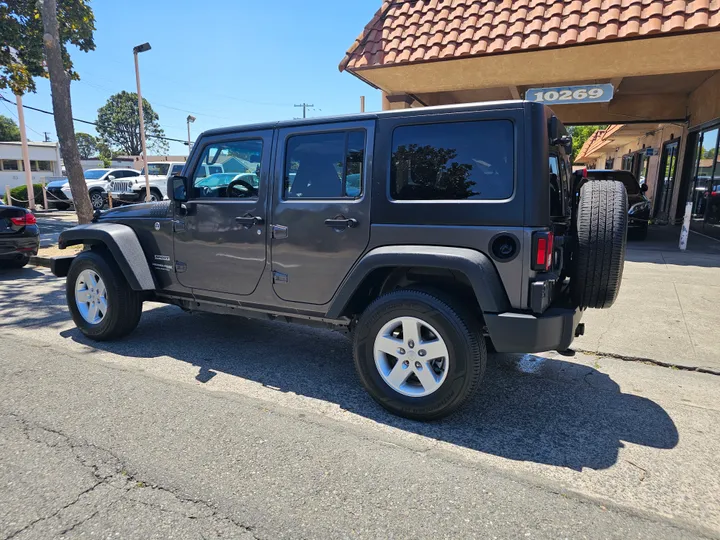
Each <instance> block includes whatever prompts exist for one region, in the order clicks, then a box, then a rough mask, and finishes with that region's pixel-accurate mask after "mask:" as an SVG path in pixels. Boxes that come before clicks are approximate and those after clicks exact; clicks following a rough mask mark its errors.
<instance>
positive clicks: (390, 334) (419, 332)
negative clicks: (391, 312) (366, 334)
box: [373, 317, 450, 397]
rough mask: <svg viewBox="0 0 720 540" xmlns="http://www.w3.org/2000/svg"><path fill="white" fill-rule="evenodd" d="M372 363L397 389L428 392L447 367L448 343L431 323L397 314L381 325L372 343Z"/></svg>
mask: <svg viewBox="0 0 720 540" xmlns="http://www.w3.org/2000/svg"><path fill="white" fill-rule="evenodd" d="M373 356H374V358H375V367H376V368H377V370H378V372H379V373H380V376H381V377H382V378H383V380H384V381H385V382H386V383H387V384H388V386H390V388H392V389H393V390H395V391H396V392H398V393H400V394H403V395H405V396H410V397H424V396H429V395H430V394H432V393H433V392H435V391H436V390H437V389H438V388H440V387H441V386H442V384H443V383H444V382H445V379H446V378H447V374H448V370H449V367H450V355H449V353H448V348H447V345H445V341H444V340H443V338H442V337H441V336H440V333H439V332H438V331H437V330H435V328H433V327H432V326H431V325H430V324H428V323H427V322H425V321H423V320H422V319H418V318H417V317H398V318H397V319H393V320H392V321H390V322H388V323H387V324H386V325H385V326H383V327H382V329H381V330H380V332H378V335H377V336H376V337H375V346H374V347H373Z"/></svg>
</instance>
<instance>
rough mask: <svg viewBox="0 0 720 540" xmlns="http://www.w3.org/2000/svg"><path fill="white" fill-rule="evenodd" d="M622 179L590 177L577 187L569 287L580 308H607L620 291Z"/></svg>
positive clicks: (625, 220)
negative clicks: (577, 197)
mask: <svg viewBox="0 0 720 540" xmlns="http://www.w3.org/2000/svg"><path fill="white" fill-rule="evenodd" d="M627 213H628V200H627V191H626V190H625V186H624V185H623V184H622V182H614V181H605V180H593V181H590V182H586V183H585V184H584V185H583V186H582V187H581V188H580V200H579V202H578V209H577V219H576V228H577V236H576V237H577V245H576V246H575V250H574V253H573V275H572V279H571V282H570V283H571V289H572V295H573V300H574V301H575V303H576V305H578V306H579V307H581V308H601V309H602V308H609V307H610V306H612V305H613V303H614V302H615V299H616V298H617V295H618V292H619V290H620V282H621V280H622V273H623V266H624V264H625V246H626V243H627V227H628V217H627V215H628V214H627Z"/></svg>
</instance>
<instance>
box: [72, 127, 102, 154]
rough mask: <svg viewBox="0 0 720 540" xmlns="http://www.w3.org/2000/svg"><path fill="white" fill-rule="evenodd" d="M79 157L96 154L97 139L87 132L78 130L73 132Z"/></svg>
mask: <svg viewBox="0 0 720 540" xmlns="http://www.w3.org/2000/svg"><path fill="white" fill-rule="evenodd" d="M75 140H77V145H78V152H80V159H90V158H93V157H96V156H97V155H98V141H97V139H96V138H95V137H93V136H92V135H90V134H89V133H81V132H78V133H76V134H75Z"/></svg>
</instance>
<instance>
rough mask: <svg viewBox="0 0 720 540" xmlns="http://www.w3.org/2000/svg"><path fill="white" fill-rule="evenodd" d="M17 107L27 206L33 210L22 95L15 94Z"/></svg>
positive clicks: (33, 196) (33, 201)
mask: <svg viewBox="0 0 720 540" xmlns="http://www.w3.org/2000/svg"><path fill="white" fill-rule="evenodd" d="M15 101H16V103H17V109H18V124H20V141H21V142H22V157H23V168H24V169H25V185H26V186H27V198H28V208H30V210H32V211H35V191H34V190H33V181H32V169H31V168H30V153H29V151H28V141H27V135H26V133H25V112H24V111H23V105H22V96H21V95H20V94H16V95H15Z"/></svg>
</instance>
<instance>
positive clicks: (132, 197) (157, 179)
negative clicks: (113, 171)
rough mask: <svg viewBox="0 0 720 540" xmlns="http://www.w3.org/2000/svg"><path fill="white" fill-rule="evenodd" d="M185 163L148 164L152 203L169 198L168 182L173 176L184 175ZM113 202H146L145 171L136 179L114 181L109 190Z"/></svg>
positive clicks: (164, 162)
mask: <svg viewBox="0 0 720 540" xmlns="http://www.w3.org/2000/svg"><path fill="white" fill-rule="evenodd" d="M184 166H185V162H182V161H159V162H157V163H148V180H149V182H150V202H158V201H162V200H163V199H165V198H166V197H167V181H168V179H169V178H170V177H171V176H175V175H177V174H182V170H183V167H184ZM109 191H110V193H111V195H112V198H113V202H118V203H136V202H142V201H144V200H145V169H144V168H143V169H142V170H141V171H140V172H139V173H138V175H137V176H136V177H133V178H124V179H121V180H120V179H118V180H114V181H113V182H112V183H111V185H110V189H109Z"/></svg>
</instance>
